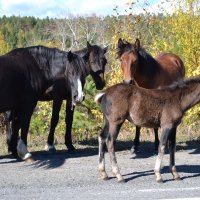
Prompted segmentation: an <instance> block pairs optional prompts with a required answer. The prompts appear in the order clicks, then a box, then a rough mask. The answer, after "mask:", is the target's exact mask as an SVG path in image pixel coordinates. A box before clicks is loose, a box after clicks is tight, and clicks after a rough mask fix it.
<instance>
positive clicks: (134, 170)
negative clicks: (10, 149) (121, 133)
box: [0, 148, 200, 200]
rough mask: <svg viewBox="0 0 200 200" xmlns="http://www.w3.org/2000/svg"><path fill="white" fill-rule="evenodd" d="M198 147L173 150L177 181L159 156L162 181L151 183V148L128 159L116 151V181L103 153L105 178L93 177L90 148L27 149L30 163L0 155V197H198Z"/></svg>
mask: <svg viewBox="0 0 200 200" xmlns="http://www.w3.org/2000/svg"><path fill="white" fill-rule="evenodd" d="M199 153H200V151H199V149H186V150H183V151H178V152H177V153H176V166H177V169H178V172H179V173H180V175H181V177H182V181H174V180H173V179H172V175H171V174H170V173H169V168H168V163H169V155H168V154H166V155H165V157H164V160H163V169H162V174H163V179H164V183H161V184H159V183H156V181H155V177H154V172H153V169H154V164H155V160H156V156H155V155H153V153H152V152H150V151H149V152H148V153H147V151H145V152H140V154H139V156H138V157H137V158H134V159H133V158H130V154H129V150H121V151H117V153H116V155H117V160H118V164H119V166H120V168H121V173H122V175H123V176H124V178H125V180H126V182H125V183H117V180H116V178H115V177H113V175H112V173H111V165H110V160H109V155H108V153H107V154H106V170H107V173H108V175H109V177H110V179H109V180H108V181H103V180H101V179H100V178H99V174H98V171H97V163H98V155H97V154H98V152H97V149H96V148H88V149H79V150H77V152H76V153H73V154H69V153H67V152H66V151H64V150H60V151H58V152H57V153H56V154H50V153H47V152H44V151H39V152H33V158H34V160H35V161H34V162H33V163H24V162H22V161H18V160H16V159H13V158H11V157H10V156H0V170H1V171H0V172H1V173H0V198H1V199H6V200H11V199H15V200H16V199H82V200H84V199H85V200H86V199H87V200H88V199H95V200H98V199H99V200H100V199H101V200H102V198H103V199H122V198H123V199H133V198H137V199H176V198H181V199H183V198H196V197H199V198H200V155H199Z"/></svg>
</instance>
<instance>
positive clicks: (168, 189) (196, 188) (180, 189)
mask: <svg viewBox="0 0 200 200" xmlns="http://www.w3.org/2000/svg"><path fill="white" fill-rule="evenodd" d="M186 190H187V191H190V190H199V191H200V187H191V188H166V189H164V188H163V189H143V190H138V191H139V192H168V191H169V192H171V191H186Z"/></svg>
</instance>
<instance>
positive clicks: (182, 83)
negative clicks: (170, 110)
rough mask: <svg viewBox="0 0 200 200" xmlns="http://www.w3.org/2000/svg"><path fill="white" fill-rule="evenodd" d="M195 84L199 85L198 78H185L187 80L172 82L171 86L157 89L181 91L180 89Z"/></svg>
mask: <svg viewBox="0 0 200 200" xmlns="http://www.w3.org/2000/svg"><path fill="white" fill-rule="evenodd" d="M193 83H194V84H195V83H200V76H195V77H191V78H187V79H183V80H179V81H176V82H173V83H172V84H171V85H167V86H161V87H159V89H161V90H162V89H169V90H172V91H174V90H177V89H181V88H185V87H187V86H188V85H189V84H193Z"/></svg>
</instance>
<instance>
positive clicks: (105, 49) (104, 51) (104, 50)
mask: <svg viewBox="0 0 200 200" xmlns="http://www.w3.org/2000/svg"><path fill="white" fill-rule="evenodd" d="M107 50H108V46H107V47H105V48H104V49H103V53H104V54H105V53H106V52H107Z"/></svg>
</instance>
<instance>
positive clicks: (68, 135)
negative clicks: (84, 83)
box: [65, 99, 75, 151]
mask: <svg viewBox="0 0 200 200" xmlns="http://www.w3.org/2000/svg"><path fill="white" fill-rule="evenodd" d="M74 108H75V106H73V105H72V101H71V99H67V102H66V116H65V123H66V132H65V145H66V146H67V148H68V151H74V150H75V148H74V146H73V144H72V123H73V116H74Z"/></svg>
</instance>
